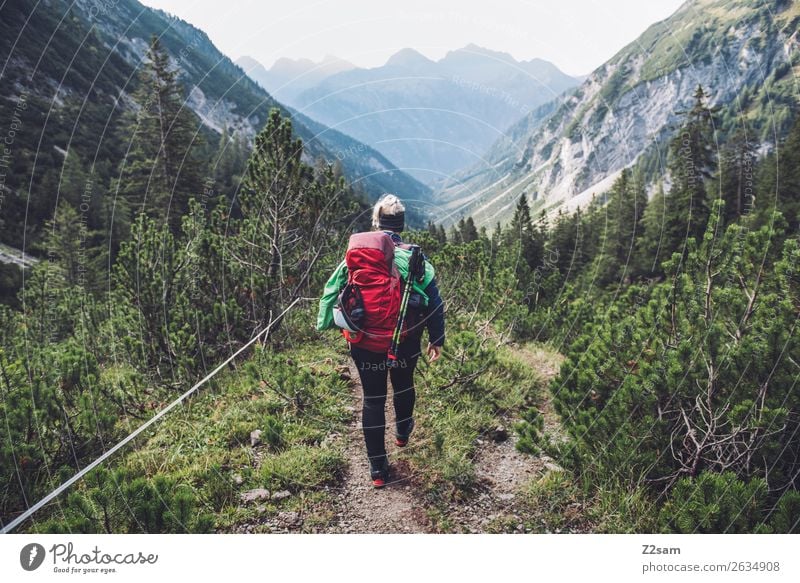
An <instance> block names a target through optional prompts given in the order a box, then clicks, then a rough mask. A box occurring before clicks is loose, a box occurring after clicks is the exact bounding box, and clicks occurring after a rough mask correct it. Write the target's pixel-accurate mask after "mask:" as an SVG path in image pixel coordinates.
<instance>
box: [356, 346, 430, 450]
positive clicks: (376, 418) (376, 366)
mask: <svg viewBox="0 0 800 583" xmlns="http://www.w3.org/2000/svg"><path fill="white" fill-rule="evenodd" d="M350 355H351V356H352V357H353V361H354V362H355V364H356V368H357V369H358V375H359V377H360V378H361V386H362V388H363V390H364V408H363V412H362V416H361V424H362V426H363V428H364V441H365V442H366V444H367V455H368V456H369V459H370V460H371V461H373V462H374V463H375V464H376V465H378V464H380V462H381V459H382V458H383V457H384V456H385V455H386V444H385V443H384V436H385V433H386V411H385V409H386V392H387V378H386V373H387V371H388V372H389V374H390V375H391V377H392V389H393V401H394V414H395V420H396V424H397V432H398V433H400V434H401V435H402V434H405V433H407V432H408V427H409V424H410V423H411V418H412V415H413V413H414V400H415V397H416V395H415V390H414V369H415V368H416V366H417V359H418V358H419V355H420V337H419V336H417V337H416V338H409V339H408V340H406V341H405V342H402V343H401V344H400V345H399V346H398V350H397V358H398V366H396V367H392V368H390V367H389V366H387V364H386V353H378V352H371V351H369V350H364V349H363V348H359V347H358V346H355V345H352V344H351V345H350Z"/></svg>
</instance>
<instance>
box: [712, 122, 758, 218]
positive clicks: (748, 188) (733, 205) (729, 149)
mask: <svg viewBox="0 0 800 583" xmlns="http://www.w3.org/2000/svg"><path fill="white" fill-rule="evenodd" d="M755 163H756V152H755V144H754V143H753V142H752V138H750V137H748V134H747V132H745V131H743V130H739V131H737V132H736V133H735V134H734V135H733V136H732V137H731V139H730V140H728V142H727V143H726V144H725V147H724V148H723V150H722V155H721V156H720V169H719V173H720V183H721V184H720V188H721V196H722V200H723V201H725V208H724V209H723V211H722V213H723V215H722V218H723V224H724V225H729V224H731V223H732V222H733V221H735V220H736V219H737V218H739V217H741V216H742V215H745V214H748V213H749V212H750V211H751V209H752V206H753V202H754V198H755Z"/></svg>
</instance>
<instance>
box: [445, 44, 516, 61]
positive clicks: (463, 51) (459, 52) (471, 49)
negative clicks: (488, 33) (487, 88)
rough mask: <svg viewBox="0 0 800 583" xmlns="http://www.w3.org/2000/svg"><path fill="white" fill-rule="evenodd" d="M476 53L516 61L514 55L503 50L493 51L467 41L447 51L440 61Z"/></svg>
mask: <svg viewBox="0 0 800 583" xmlns="http://www.w3.org/2000/svg"><path fill="white" fill-rule="evenodd" d="M476 55H484V56H487V57H492V58H494V59H499V60H501V61H508V62H516V59H514V57H512V56H511V55H510V54H508V53H505V52H503V51H493V50H491V49H487V48H486V47H481V46H478V45H476V44H475V43H469V44H468V45H467V46H465V47H462V48H460V49H455V50H452V51H448V52H447V54H446V55H445V56H444V58H443V59H442V60H441V61H447V60H448V59H453V58H457V57H461V56H467V57H473V56H476ZM441 61H439V62H441Z"/></svg>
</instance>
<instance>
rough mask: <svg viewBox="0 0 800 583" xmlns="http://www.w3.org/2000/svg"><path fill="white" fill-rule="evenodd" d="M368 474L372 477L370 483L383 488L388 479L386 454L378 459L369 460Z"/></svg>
mask: <svg viewBox="0 0 800 583" xmlns="http://www.w3.org/2000/svg"><path fill="white" fill-rule="evenodd" d="M369 470H370V471H369V475H370V477H371V478H372V485H373V486H374V487H376V488H383V487H384V486H385V485H386V483H387V482H388V481H389V460H388V459H386V456H383V457H381V458H380V459H378V460H375V461H373V460H370V461H369Z"/></svg>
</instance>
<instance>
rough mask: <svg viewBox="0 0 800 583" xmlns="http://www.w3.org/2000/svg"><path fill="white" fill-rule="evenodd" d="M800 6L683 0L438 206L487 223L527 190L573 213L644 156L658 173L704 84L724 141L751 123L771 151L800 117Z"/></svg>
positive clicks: (466, 175) (440, 195) (441, 194)
mask: <svg viewBox="0 0 800 583" xmlns="http://www.w3.org/2000/svg"><path fill="white" fill-rule="evenodd" d="M697 10H701V11H702V12H703V15H704V16H706V18H705V19H703V20H700V19H698V18H696V13H695V11H697ZM798 12H800V11H798V8H797V3H791V2H779V3H778V4H777V6H775V11H773V10H772V6H771V4H770V3H767V2H762V1H757V0H735V1H733V2H730V1H727V2H725V1H722V0H693V1H691V2H686V3H684V4H683V5H681V7H679V9H678V10H677V11H676V12H675V13H674V14H673V15H672V16H670V17H669V18H667V19H665V20H662V21H660V22H657V23H654V24H653V25H651V26H650V27H648V28H647V29H646V30H645V32H644V33H642V35H640V37H639V38H637V39H636V40H635V41H633V42H632V43H629V44H628V45H627V46H626V47H623V48H622V49H621V50H620V51H618V52H617V54H615V55H614V56H613V57H612V58H611V59H609V61H607V62H606V63H604V64H603V65H601V66H600V67H598V68H597V69H595V71H593V72H592V74H591V75H590V76H589V77H588V78H587V79H586V80H585V81H584V82H583V83H582V84H581V85H580V86H579V87H578V88H576V89H574V90H572V91H570V92H568V93H566V94H564V96H563V97H562V98H560V99H559V101H558V104H557V107H556V108H555V109H554V111H552V112H550V113H549V114H548V115H547V116H546V119H537V118H536V115H535V114H534V113H533V112H532V113H529V114H527V115H526V116H525V117H523V118H522V119H521V120H520V121H518V122H517V123H516V124H514V125H513V126H511V127H510V128H509V129H508V132H507V135H506V136H503V137H501V138H500V139H499V140H498V141H496V142H495V143H494V144H493V145H492V146H491V147H490V148H489V149H488V150H487V154H486V161H485V162H483V163H478V164H474V165H472V166H470V167H468V168H464V169H462V170H460V171H459V172H457V173H456V174H455V176H454V177H453V179H452V180H451V182H450V183H449V184H447V185H445V186H444V187H442V188H440V189H437V191H436V193H435V195H434V196H435V199H436V201H437V204H440V205H441V206H442V207H443V208H444V209H445V211H446V212H447V213H448V214H449V215H450V216H451V217H452V219H453V220H457V218H458V217H459V216H466V215H468V214H470V213H475V214H476V216H475V217H474V219H475V221H476V223H478V224H494V222H496V221H497V220H500V221H504V220H507V219H508V218H509V216H510V212H511V209H512V208H513V201H514V200H515V199H516V198H518V197H519V196H520V195H521V194H522V193H523V192H525V193H527V194H528V195H529V196H531V197H532V198H533V202H534V206H535V207H536V210H543V209H555V208H559V207H563V208H565V209H574V208H575V207H577V206H578V205H581V206H585V205H586V204H587V203H588V202H589V201H590V200H591V196H592V194H600V192H602V191H603V190H604V189H605V188H606V187H607V186H608V185H609V183H610V181H609V178H613V176H615V175H616V174H617V173H618V172H620V171H621V170H622V169H623V168H625V167H630V166H632V165H634V164H641V165H642V166H643V167H644V168H645V169H646V170H647V173H648V174H649V175H651V178H652V177H653V176H654V175H656V174H658V167H661V168H663V167H664V165H665V159H664V148H663V144H664V143H665V140H666V139H668V137H669V136H670V135H672V132H674V130H675V127H674V124H675V123H676V121H677V119H678V116H677V111H678V110H680V109H683V108H685V107H687V106H688V104H689V103H690V101H691V98H692V94H693V92H694V89H695V88H696V86H697V85H698V84H702V85H703V86H704V87H706V89H707V90H708V91H709V93H710V94H711V100H710V104H711V105H712V106H720V107H722V108H723V111H722V113H721V114H720V115H721V119H720V124H719V127H718V129H719V131H720V132H721V134H720V136H721V137H724V136H725V135H727V134H728V133H730V132H732V131H733V130H734V129H735V127H737V124H738V125H741V123H743V120H745V119H746V120H747V123H748V125H749V127H750V131H751V132H755V134H756V135H757V136H758V141H759V142H760V144H761V146H762V148H764V147H767V148H768V147H769V142H770V139H771V137H770V136H774V135H780V134H781V132H782V131H785V129H786V128H787V127H788V124H789V122H790V121H791V118H792V117H793V115H794V114H793V110H794V106H795V104H794V101H793V95H794V94H795V93H796V92H795V91H794V90H793V89H792V87H791V85H792V83H793V82H792V81H791V79H790V77H792V75H789V73H790V72H791V71H792V68H793V67H796V66H797V63H798V60H799V59H800V52H798V48H797V42H796V33H797V26H798V22H800V15H798ZM792 39H794V40H792ZM737 110H741V112H740V113H741V115H740V114H737ZM464 200H467V201H468V203H467V204H466V205H465V204H461V202H463V201H464Z"/></svg>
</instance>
